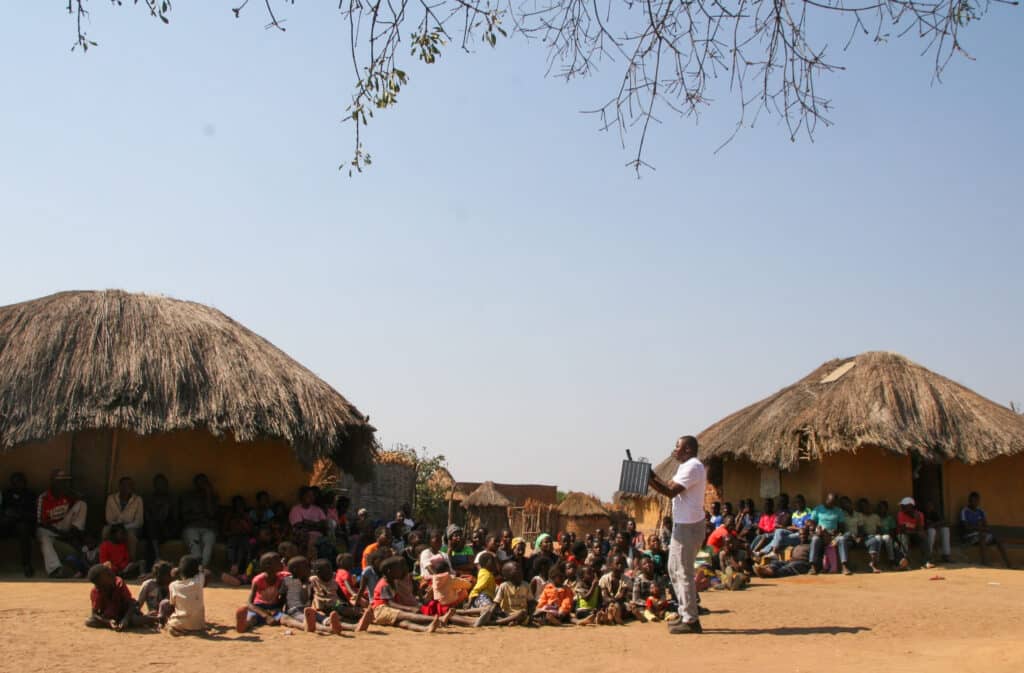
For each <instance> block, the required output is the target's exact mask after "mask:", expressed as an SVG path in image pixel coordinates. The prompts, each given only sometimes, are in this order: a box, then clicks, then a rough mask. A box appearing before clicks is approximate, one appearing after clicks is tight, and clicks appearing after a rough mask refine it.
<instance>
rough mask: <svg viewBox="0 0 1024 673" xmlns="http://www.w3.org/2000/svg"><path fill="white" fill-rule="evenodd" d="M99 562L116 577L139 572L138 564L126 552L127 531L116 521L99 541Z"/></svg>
mask: <svg viewBox="0 0 1024 673" xmlns="http://www.w3.org/2000/svg"><path fill="white" fill-rule="evenodd" d="M100 563H102V564H103V565H105V566H107V567H108V568H110V569H111V570H113V571H114V574H115V575H117V576H118V577H132V576H134V575H137V574H138V572H139V564H138V563H137V562H133V561H132V558H131V555H130V554H129V553H128V543H127V533H126V532H125V529H124V526H123V525H121V524H119V523H117V524H114V525H113V526H111V527H110V531H109V532H108V533H107V539H106V540H104V541H103V542H102V543H100Z"/></svg>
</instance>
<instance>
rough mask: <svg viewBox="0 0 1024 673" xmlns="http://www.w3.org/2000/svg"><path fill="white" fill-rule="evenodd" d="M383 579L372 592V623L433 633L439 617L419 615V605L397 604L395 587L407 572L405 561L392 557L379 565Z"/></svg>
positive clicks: (398, 557) (399, 557)
mask: <svg viewBox="0 0 1024 673" xmlns="http://www.w3.org/2000/svg"><path fill="white" fill-rule="evenodd" d="M380 571H381V573H382V574H383V577H382V578H381V580H380V581H379V582H377V586H376V587H375V588H374V590H373V602H372V603H371V606H370V607H371V608H372V609H373V621H374V623H376V624H379V625H380V626H397V627H398V628H400V629H406V630H408V631H420V632H424V633H433V632H434V631H436V630H437V625H438V621H439V619H440V618H439V617H437V616H436V615H435V616H433V617H430V616H428V615H424V614H420V606H419V605H406V604H404V603H399V602H398V591H397V589H396V587H395V585H396V584H397V582H398V580H400V579H402V577H404V576H405V575H406V574H408V572H409V570H408V568H406V566H405V559H403V558H402V557H401V556H392V557H390V558H388V559H386V560H385V561H384V562H382V563H381V564H380Z"/></svg>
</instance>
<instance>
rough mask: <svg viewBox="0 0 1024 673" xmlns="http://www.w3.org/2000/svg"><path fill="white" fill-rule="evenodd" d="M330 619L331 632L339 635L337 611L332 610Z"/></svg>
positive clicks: (339, 622)
mask: <svg viewBox="0 0 1024 673" xmlns="http://www.w3.org/2000/svg"><path fill="white" fill-rule="evenodd" d="M330 620H331V633H333V634H334V635H336V636H340V635H341V615H339V614H338V613H337V612H332V613H331V617H330Z"/></svg>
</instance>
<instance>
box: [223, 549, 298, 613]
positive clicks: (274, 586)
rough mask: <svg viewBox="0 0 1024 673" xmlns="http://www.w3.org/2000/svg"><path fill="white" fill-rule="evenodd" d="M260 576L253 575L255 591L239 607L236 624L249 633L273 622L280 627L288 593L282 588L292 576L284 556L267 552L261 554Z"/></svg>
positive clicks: (236, 611) (253, 589)
mask: <svg viewBox="0 0 1024 673" xmlns="http://www.w3.org/2000/svg"><path fill="white" fill-rule="evenodd" d="M260 570H261V571H262V572H261V573H260V574H259V575H257V576H256V577H253V578H252V590H251V591H250V592H249V603H248V604H247V605H245V606H243V607H240V608H238V609H237V610H235V627H236V628H237V629H238V632H239V633H245V632H246V631H248V630H249V629H251V628H252V627H254V626H262V625H263V624H269V625H272V626H276V625H278V624H280V623H281V617H283V616H284V612H283V611H282V609H281V608H282V607H283V606H284V596H283V595H282V591H281V589H282V587H283V586H284V579H285V578H286V577H290V576H291V575H290V574H289V573H288V571H286V570H285V569H284V563H283V562H282V561H281V555H280V554H278V553H277V552H267V553H266V554H264V555H263V556H261V557H260Z"/></svg>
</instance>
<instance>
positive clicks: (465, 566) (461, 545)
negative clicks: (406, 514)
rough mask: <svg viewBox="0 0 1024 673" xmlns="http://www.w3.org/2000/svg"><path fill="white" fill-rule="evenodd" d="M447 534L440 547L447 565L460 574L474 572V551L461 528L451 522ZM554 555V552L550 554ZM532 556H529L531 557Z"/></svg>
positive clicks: (549, 540) (549, 539) (471, 573)
mask: <svg viewBox="0 0 1024 673" xmlns="http://www.w3.org/2000/svg"><path fill="white" fill-rule="evenodd" d="M445 533H446V534H447V536H448V544H446V545H445V546H443V547H441V553H442V554H443V555H445V556H447V557H448V565H449V566H451V568H452V569H453V570H454V571H455V572H456V573H458V574H460V575H473V574H474V573H475V572H476V565H475V564H474V563H473V559H474V558H475V556H476V555H475V553H474V552H473V548H472V547H471V546H469V545H467V544H466V542H465V537H464V536H465V533H464V532H463V530H462V528H461V527H459V526H457V525H455V524H452V525H450V526H448V530H446V531H445ZM550 549H551V536H550V535H549V536H548V550H549V554H550ZM551 556H554V554H551ZM532 558H533V557H531V559H532Z"/></svg>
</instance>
